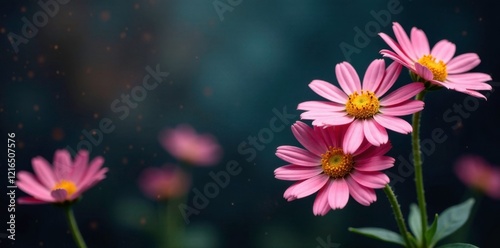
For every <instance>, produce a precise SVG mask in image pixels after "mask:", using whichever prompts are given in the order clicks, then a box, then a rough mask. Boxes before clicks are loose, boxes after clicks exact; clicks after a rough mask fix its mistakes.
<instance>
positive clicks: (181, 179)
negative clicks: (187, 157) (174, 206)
mask: <svg viewBox="0 0 500 248" xmlns="http://www.w3.org/2000/svg"><path fill="white" fill-rule="evenodd" d="M190 186H191V178H190V176H189V175H188V174H186V173H185V172H184V171H182V169H180V168H179V167H177V166H173V165H165V166H163V167H161V168H157V167H149V168H146V169H145V170H144V171H143V172H142V174H141V175H140V177H139V187H140V188H141V190H142V192H143V193H144V194H145V195H146V196H148V197H150V198H151V199H154V200H165V199H170V198H177V197H181V196H183V195H185V194H186V193H187V192H188V190H189V187H190Z"/></svg>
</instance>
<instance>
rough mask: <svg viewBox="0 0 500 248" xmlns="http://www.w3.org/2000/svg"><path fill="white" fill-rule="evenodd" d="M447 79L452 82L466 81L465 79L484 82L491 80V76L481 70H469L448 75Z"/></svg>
mask: <svg viewBox="0 0 500 248" xmlns="http://www.w3.org/2000/svg"><path fill="white" fill-rule="evenodd" d="M447 79H448V80H450V81H453V82H466V81H479V82H486V81H490V80H491V76H490V75H488V74H486V73H481V72H469V73H462V74H455V75H448V77H447Z"/></svg>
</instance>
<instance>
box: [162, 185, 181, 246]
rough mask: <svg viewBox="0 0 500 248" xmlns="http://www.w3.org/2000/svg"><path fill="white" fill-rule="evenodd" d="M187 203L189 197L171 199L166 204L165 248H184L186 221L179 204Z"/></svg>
mask: <svg viewBox="0 0 500 248" xmlns="http://www.w3.org/2000/svg"><path fill="white" fill-rule="evenodd" d="M186 201H187V195H185V196H182V197H179V198H172V199H169V200H168V201H167V202H166V204H165V210H166V213H165V219H164V225H165V229H164V230H165V231H166V233H165V236H164V237H165V240H164V247H165V248H175V247H182V246H183V245H182V240H183V239H184V228H185V224H184V219H183V218H182V216H181V214H180V212H179V207H178V206H179V204H181V203H185V202H186Z"/></svg>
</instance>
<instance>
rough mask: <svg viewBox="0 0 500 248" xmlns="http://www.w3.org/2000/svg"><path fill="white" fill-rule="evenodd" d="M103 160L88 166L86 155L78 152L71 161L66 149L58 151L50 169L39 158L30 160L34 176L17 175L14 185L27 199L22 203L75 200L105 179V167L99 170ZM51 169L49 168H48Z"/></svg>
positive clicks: (29, 174)
mask: <svg viewBox="0 0 500 248" xmlns="http://www.w3.org/2000/svg"><path fill="white" fill-rule="evenodd" d="M103 163H104V159H103V158H102V157H97V158H94V159H93V160H92V161H91V162H90V164H89V153H88V152H87V151H85V150H80V151H79V152H78V154H77V155H76V157H75V160H74V161H72V160H71V155H70V154H69V152H68V151H67V150H57V151H56V152H55V154H54V162H53V166H51V165H50V163H49V162H47V160H45V159H44V158H42V157H35V158H33V159H32V160H31V164H32V166H33V170H34V171H35V175H33V174H31V173H30V172H27V171H20V172H19V173H18V174H17V178H18V181H17V182H16V185H17V186H18V187H19V188H20V189H21V190H22V191H24V192H26V193H27V194H29V195H30V196H29V197H20V198H19V203H21V204H43V203H62V202H65V201H74V200H76V199H78V198H79V197H80V196H81V195H82V194H83V192H85V191H86V190H88V189H90V188H91V187H92V186H94V185H95V184H97V183H98V182H100V181H101V180H103V179H104V178H106V176H105V174H106V172H107V171H108V169H107V168H101V167H102V165H103ZM51 167H52V168H51Z"/></svg>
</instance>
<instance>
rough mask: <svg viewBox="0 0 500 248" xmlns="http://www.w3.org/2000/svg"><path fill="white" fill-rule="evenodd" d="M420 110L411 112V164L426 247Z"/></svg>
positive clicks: (420, 97) (425, 211)
mask: <svg viewBox="0 0 500 248" xmlns="http://www.w3.org/2000/svg"><path fill="white" fill-rule="evenodd" d="M426 92H427V91H426V90H423V91H422V92H420V93H418V95H417V96H416V97H415V99H416V100H421V101H423V100H424V96H425V93H426ZM421 113H422V111H419V112H416V113H414V114H413V119H412V126H413V133H412V147H413V166H414V167H415V187H416V190H417V200H418V207H419V209H420V217H421V222H422V247H426V245H427V241H426V240H425V233H426V232H427V228H428V224H427V210H426V203H425V191H424V177H423V174H422V157H421V152H420V138H419V133H420V114H421Z"/></svg>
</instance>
